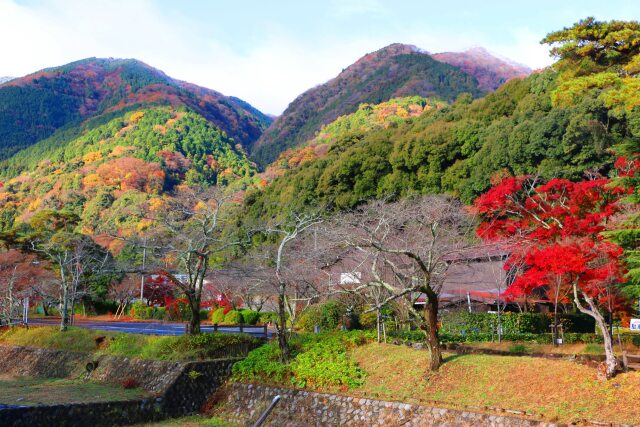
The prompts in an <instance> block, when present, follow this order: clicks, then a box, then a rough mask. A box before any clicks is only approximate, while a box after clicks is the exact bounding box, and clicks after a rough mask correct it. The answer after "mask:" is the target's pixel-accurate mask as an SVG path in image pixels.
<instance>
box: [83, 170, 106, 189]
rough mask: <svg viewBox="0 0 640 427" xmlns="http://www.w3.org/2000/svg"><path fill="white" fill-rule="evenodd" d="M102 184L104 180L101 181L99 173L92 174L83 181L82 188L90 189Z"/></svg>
mask: <svg viewBox="0 0 640 427" xmlns="http://www.w3.org/2000/svg"><path fill="white" fill-rule="evenodd" d="M101 182H102V179H100V176H99V175H98V174H97V173H92V174H89V175H87V176H85V177H84V179H83V180H82V186H83V187H84V188H85V189H89V188H93V187H95V186H97V185H100V183H101Z"/></svg>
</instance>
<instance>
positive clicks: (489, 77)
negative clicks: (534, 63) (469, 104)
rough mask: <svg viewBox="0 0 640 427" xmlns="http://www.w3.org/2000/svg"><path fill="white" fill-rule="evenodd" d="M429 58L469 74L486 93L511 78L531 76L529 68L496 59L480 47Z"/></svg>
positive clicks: (437, 54)
mask: <svg viewBox="0 0 640 427" xmlns="http://www.w3.org/2000/svg"><path fill="white" fill-rule="evenodd" d="M431 57H432V58H434V59H437V60H438V61H441V62H446V63H447V64H451V65H454V66H456V67H459V68H460V69H461V70H462V71H464V72H465V73H468V74H471V75H472V76H474V77H475V78H476V79H478V86H479V87H480V89H482V90H484V91H487V92H492V91H494V90H496V89H498V88H499V87H500V86H502V85H503V84H504V83H506V82H507V81H509V80H511V79H513V78H516V77H526V76H528V75H529V74H531V69H530V68H529V67H526V66H524V65H520V64H516V63H514V62H509V61H505V60H502V59H500V58H496V57H495V56H493V55H491V54H490V53H489V52H487V51H486V50H485V49H483V48H481V47H475V48H472V49H468V50H466V51H464V52H443V53H436V54H434V55H431Z"/></svg>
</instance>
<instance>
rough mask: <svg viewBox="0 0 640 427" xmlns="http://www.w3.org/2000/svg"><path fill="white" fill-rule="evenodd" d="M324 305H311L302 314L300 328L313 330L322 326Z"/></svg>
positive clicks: (299, 322) (306, 330) (299, 321)
mask: <svg viewBox="0 0 640 427" xmlns="http://www.w3.org/2000/svg"><path fill="white" fill-rule="evenodd" d="M322 320H323V317H322V306H321V305H320V304H314V305H310V306H309V307H307V308H306V310H305V311H304V312H303V313H302V316H300V320H298V328H300V329H301V330H303V331H305V332H313V331H314V328H315V327H316V326H320V327H322V324H323V321H322Z"/></svg>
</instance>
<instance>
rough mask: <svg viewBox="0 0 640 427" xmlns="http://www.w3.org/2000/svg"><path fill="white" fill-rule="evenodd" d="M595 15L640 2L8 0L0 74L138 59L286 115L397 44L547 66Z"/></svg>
mask: <svg viewBox="0 0 640 427" xmlns="http://www.w3.org/2000/svg"><path fill="white" fill-rule="evenodd" d="M587 16H595V17H596V18H597V19H601V20H606V19H625V20H631V19H639V18H640V1H634V0H626V1H625V0H608V1H603V0H600V1H595V0H582V1H573V0H572V1H561V0H556V1H549V0H536V1H517V0H511V1H504V0H500V1H491V0H482V1H480V0H475V1H471V0H446V1H443V0H440V1H432V0H422V1H420V0H393V1H391V0H325V1H312V0H297V1H293V0H286V1H278V0H271V1H264V0H262V1H249V0H245V1H243V0H226V1H218V0H210V1H205V0H202V1H195V0H192V1H190V0H181V1H180V0H156V1H154V0H0V40H2V43H1V44H0V58H2V60H1V61H0V76H2V75H8V76H21V75H25V74H28V73H30V72H33V71H36V70H39V69H42V68H45V67H50V66H54V65H61V64H64V63H68V62H71V61H73V60H77V59H81V58H85V57H90V56H98V57H126V58H137V59H140V60H142V61H144V62H146V63H148V64H150V65H152V66H154V67H157V68H160V69H162V70H163V71H165V72H166V73H167V74H169V75H170V76H172V77H175V78H179V79H182V80H187V81H190V82H193V83H197V84H200V85H202V86H206V87H210V88H212V89H216V90H218V91H220V92H222V93H224V94H227V95H234V96H238V97H240V98H242V99H244V100H246V101H248V102H250V103H251V104H253V105H254V106H256V107H257V108H259V109H261V110H262V111H264V112H267V113H272V114H279V113H281V112H282V111H283V110H284V108H286V106H287V104H288V103H289V102H290V101H291V100H293V99H294V98H295V97H296V96H297V95H299V94H300V93H301V92H303V91H304V90H306V89H308V88H310V87H312V86H315V85H317V84H320V83H322V82H324V81H326V80H328V79H330V78H332V77H334V76H335V75H336V74H337V73H339V72H340V70H341V69H342V68H344V67H346V66H348V65H349V64H351V63H352V62H354V61H355V60H356V59H358V58H359V57H360V56H362V55H364V54H365V53H367V52H371V51H374V50H377V49H379V48H381V47H383V46H386V45H388V44H390V43H394V42H401V43H409V44H414V45H416V46H418V47H420V48H422V49H424V50H427V51H429V52H442V51H452V50H453V51H458V50H464V49H467V48H469V47H473V46H482V47H485V48H486V49H488V50H489V51H491V52H493V53H495V54H497V55H499V56H503V57H506V58H510V59H512V60H515V61H517V62H520V63H523V64H526V65H528V66H530V67H532V68H539V67H543V66H545V65H548V64H550V63H551V59H550V58H549V57H548V54H547V48H546V47H545V46H541V45H540V44H539V43H538V42H539V40H540V39H541V38H542V37H544V35H545V34H547V33H548V32H550V31H554V30H557V29H561V28H562V27H565V26H569V25H571V24H572V23H574V22H576V21H577V20H579V19H581V18H584V17H587Z"/></svg>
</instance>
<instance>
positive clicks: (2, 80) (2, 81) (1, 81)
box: [0, 76, 15, 85]
mask: <svg viewBox="0 0 640 427" xmlns="http://www.w3.org/2000/svg"><path fill="white" fill-rule="evenodd" d="M14 78H15V77H9V76H4V77H0V85H1V84H2V83H6V82H8V81H10V80H13V79H14Z"/></svg>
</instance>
